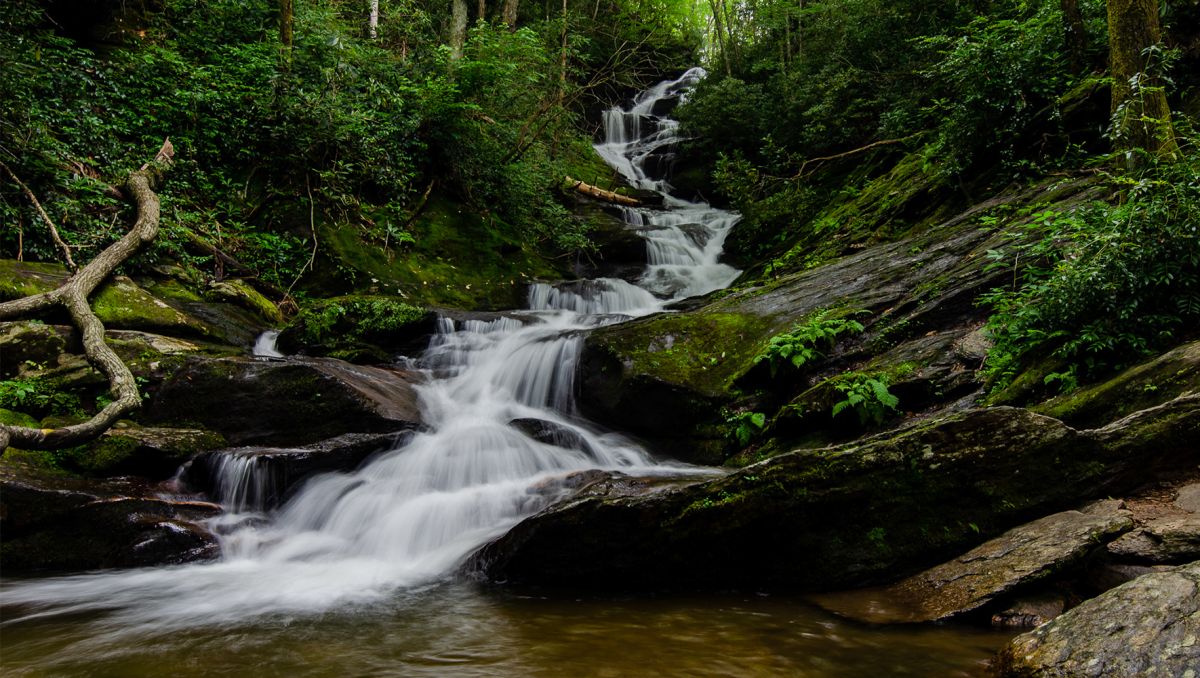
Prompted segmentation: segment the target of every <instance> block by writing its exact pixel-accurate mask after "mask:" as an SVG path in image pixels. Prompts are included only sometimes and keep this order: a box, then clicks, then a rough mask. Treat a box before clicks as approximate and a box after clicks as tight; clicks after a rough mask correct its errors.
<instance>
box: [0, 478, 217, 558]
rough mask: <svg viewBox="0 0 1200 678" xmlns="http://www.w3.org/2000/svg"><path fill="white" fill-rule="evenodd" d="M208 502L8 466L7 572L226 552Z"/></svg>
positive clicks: (0, 541) (3, 498) (3, 534)
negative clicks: (208, 524)
mask: <svg viewBox="0 0 1200 678" xmlns="http://www.w3.org/2000/svg"><path fill="white" fill-rule="evenodd" d="M219 512H220V507H218V506H216V505H214V504H209V503H207V502H200V501H191V500H188V499H186V498H176V497H172V496H170V495H167V494H160V493H159V492H157V491H156V489H155V488H154V487H153V486H149V485H145V484H142V483H139V482H135V481H132V480H114V481H97V480H87V479H82V478H74V477H67V476H59V475H54V474H51V473H48V472H45V471H39V470H36V469H32V468H29V467H25V466H21V465H17V464H4V465H0V564H2V566H3V568H4V570H5V571H6V572H18V571H45V570H55V571H63V570H88V569H99V568H113V567H140V566H149V565H164V564H174V563H182V562H190V561H195V560H205V559H209V558H214V557H216V556H217V555H218V546H217V541H216V538H215V537H214V536H213V535H212V534H211V533H210V532H209V531H208V530H207V528H205V527H204V526H203V525H202V524H201V521H203V520H205V519H207V518H210V517H213V516H215V515H217V514H218V513H219Z"/></svg>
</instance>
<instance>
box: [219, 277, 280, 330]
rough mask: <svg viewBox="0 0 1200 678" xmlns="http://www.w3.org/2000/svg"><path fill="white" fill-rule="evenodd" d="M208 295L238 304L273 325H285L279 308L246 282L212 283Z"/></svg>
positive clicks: (229, 280)
mask: <svg viewBox="0 0 1200 678" xmlns="http://www.w3.org/2000/svg"><path fill="white" fill-rule="evenodd" d="M207 293H208V297H209V298H210V299H213V300H215V301H226V302H230V303H233V304H237V305H238V306H241V307H242V308H244V309H246V310H248V311H250V312H252V313H254V314H256V315H258V317H259V318H261V319H262V320H263V321H264V322H267V323H269V324H271V325H280V324H282V323H283V313H282V312H281V311H280V310H279V307H278V306H276V305H275V303H274V302H272V301H271V300H270V299H267V298H266V297H264V296H263V295H262V293H260V292H259V291H258V290H256V289H254V288H253V287H251V286H250V285H249V284H248V283H247V282H246V281H245V280H239V279H237V278H229V279H227V280H221V281H219V282H213V283H210V284H209V286H208V290H207Z"/></svg>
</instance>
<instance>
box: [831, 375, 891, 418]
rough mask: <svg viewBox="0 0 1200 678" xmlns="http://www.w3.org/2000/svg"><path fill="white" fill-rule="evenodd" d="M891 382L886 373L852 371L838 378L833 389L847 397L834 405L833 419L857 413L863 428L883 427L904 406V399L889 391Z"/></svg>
mask: <svg viewBox="0 0 1200 678" xmlns="http://www.w3.org/2000/svg"><path fill="white" fill-rule="evenodd" d="M890 381H891V379H890V377H888V375H886V374H862V373H860V372H848V373H846V374H843V375H841V376H839V377H836V378H835V380H834V383H833V387H834V389H836V390H837V391H838V392H839V393H841V394H842V395H844V396H846V397H845V399H843V400H840V401H838V402H836V403H834V404H833V411H832V416H834V417H836V416H838V415H839V414H841V413H842V412H844V411H846V410H853V411H854V413H855V414H857V415H858V421H859V423H860V424H862V425H863V426H867V425H875V426H878V425H880V424H882V423H883V420H884V419H885V418H886V417H887V416H888V414H890V413H892V412H895V411H896V408H897V406H898V405H899V404H900V399H899V398H897V397H896V396H895V395H893V394H892V392H891V391H889V390H888V386H890V383H889V382H890Z"/></svg>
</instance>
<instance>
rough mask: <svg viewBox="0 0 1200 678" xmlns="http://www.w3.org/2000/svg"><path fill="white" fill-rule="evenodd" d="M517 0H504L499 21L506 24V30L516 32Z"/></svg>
mask: <svg viewBox="0 0 1200 678" xmlns="http://www.w3.org/2000/svg"><path fill="white" fill-rule="evenodd" d="M518 2H519V0H504V6H503V7H502V8H501V10H500V20H501V21H503V22H504V23H506V24H508V30H510V31H515V30H517V3H518Z"/></svg>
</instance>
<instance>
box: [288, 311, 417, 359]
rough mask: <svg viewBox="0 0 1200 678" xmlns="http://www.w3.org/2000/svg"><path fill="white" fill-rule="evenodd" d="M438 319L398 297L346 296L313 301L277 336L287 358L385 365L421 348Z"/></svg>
mask: <svg viewBox="0 0 1200 678" xmlns="http://www.w3.org/2000/svg"><path fill="white" fill-rule="evenodd" d="M436 321H437V314H436V313H434V312H433V311H430V310H427V309H424V308H421V307H419V306H413V305H412V304H409V303H407V302H405V301H403V300H402V299H401V298H400V297H393V296H384V295H349V296H344V297H335V298H332V299H320V300H314V301H311V302H309V303H307V304H305V305H304V307H303V308H302V309H301V311H300V313H299V314H297V315H296V317H295V318H293V319H292V321H291V322H290V323H289V324H288V326H287V327H285V328H284V329H283V331H282V332H280V334H279V338H278V345H279V347H280V348H281V349H282V350H283V351H285V352H287V353H303V354H305V355H322V356H330V357H334V358H340V359H342V360H348V361H350V362H366V363H371V362H375V363H382V362H390V361H391V360H392V358H393V357H394V356H395V355H396V354H397V353H401V354H412V353H416V352H418V351H420V350H421V349H423V348H425V346H426V345H427V344H428V343H429V336H430V335H431V334H433V333H434V332H435V331H436V329H437V323H436Z"/></svg>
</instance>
